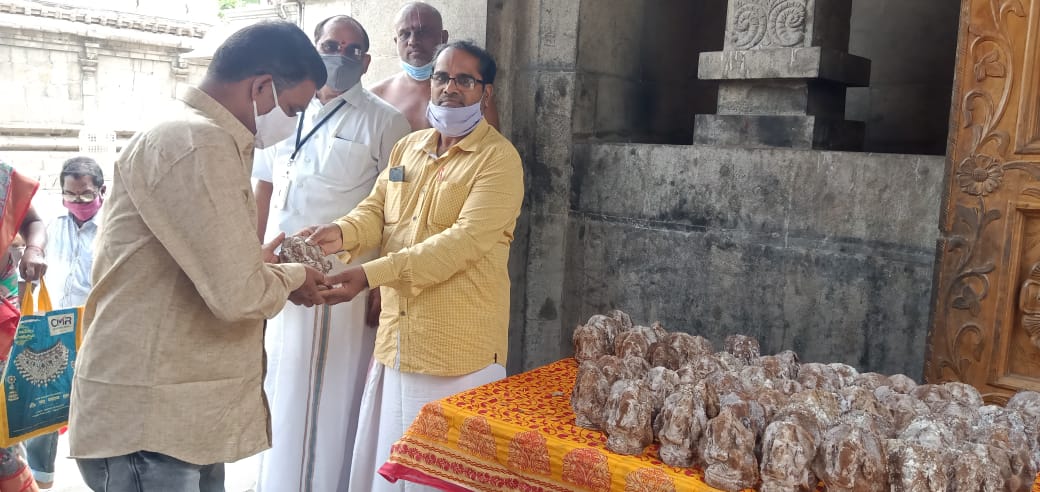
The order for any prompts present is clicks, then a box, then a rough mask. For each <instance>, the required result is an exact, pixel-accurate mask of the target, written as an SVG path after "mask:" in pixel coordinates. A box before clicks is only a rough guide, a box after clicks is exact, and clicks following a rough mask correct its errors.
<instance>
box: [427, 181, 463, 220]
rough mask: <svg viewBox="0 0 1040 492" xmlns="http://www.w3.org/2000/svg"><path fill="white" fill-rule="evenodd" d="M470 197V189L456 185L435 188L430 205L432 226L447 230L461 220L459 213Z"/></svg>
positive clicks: (444, 184) (443, 184)
mask: <svg viewBox="0 0 1040 492" xmlns="http://www.w3.org/2000/svg"><path fill="white" fill-rule="evenodd" d="M468 196H469V188H468V187H467V186H463V185H460V184H456V183H440V184H438V185H437V186H436V187H435V188H434V194H433V199H432V200H431V203H430V225H432V226H435V228H437V229H447V228H449V227H451V226H452V224H454V223H455V221H456V220H458V219H459V212H461V211H462V206H463V205H464V204H465V203H466V197H468Z"/></svg>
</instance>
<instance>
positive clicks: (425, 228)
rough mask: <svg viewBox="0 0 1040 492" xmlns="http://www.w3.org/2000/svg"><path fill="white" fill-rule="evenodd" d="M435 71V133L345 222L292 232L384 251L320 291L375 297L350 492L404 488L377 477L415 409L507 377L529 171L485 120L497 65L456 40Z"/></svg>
mask: <svg viewBox="0 0 1040 492" xmlns="http://www.w3.org/2000/svg"><path fill="white" fill-rule="evenodd" d="M434 59H435V60H436V61H435V65H434V73H433V75H432V78H431V84H430V89H431V97H430V105H429V107H428V109H427V117H428V118H429V120H430V124H431V125H432V126H433V128H432V129H428V130H422V131H418V132H415V133H412V134H411V135H408V136H407V137H405V138H404V139H402V140H401V141H400V142H398V144H397V145H396V146H395V147H394V150H393V152H392V153H391V154H390V163H389V167H388V168H387V169H386V170H385V171H383V173H382V174H381V175H380V176H379V178H378V179H377V180H376V187H375V189H374V190H373V191H372V194H371V195H369V197H368V198H366V199H365V200H364V201H363V202H361V203H360V204H359V205H358V206H357V207H356V208H355V209H354V210H353V211H352V212H350V214H348V215H347V216H345V217H343V218H341V219H339V220H337V221H335V222H334V223H332V224H326V225H323V226H317V227H311V228H308V229H306V230H304V231H302V232H301V233H300V234H301V235H309V236H310V241H312V242H314V243H316V244H319V245H320V246H321V247H322V248H323V249H324V250H325V251H326V252H327V253H333V252H337V251H341V250H345V251H346V253H347V254H348V255H349V256H351V257H355V256H357V255H360V254H363V253H364V252H365V251H367V250H371V249H375V248H378V247H380V245H382V250H381V256H380V258H378V259H375V260H372V261H369V262H366V263H364V264H362V265H360V266H356V267H352V268H349V269H347V270H345V271H344V272H343V273H341V274H339V275H335V276H329V277H327V279H326V283H328V284H330V285H334V284H342V285H339V286H338V287H336V288H333V289H330V290H328V291H325V292H324V293H323V297H324V298H325V301H326V302H327V303H330V304H334V303H337V302H344V301H348V300H350V299H352V298H354V296H356V295H358V294H359V293H360V292H362V291H363V290H364V289H366V288H369V287H372V288H375V287H379V288H381V289H382V297H383V300H382V314H381V315H380V319H379V331H378V333H377V335H376V345H375V363H374V364H373V366H372V369H371V370H370V371H369V375H368V379H367V381H366V383H365V392H364V396H363V398H362V401H361V415H360V419H359V422H358V434H357V440H356V442H355V447H354V449H355V452H354V461H353V464H352V465H351V477H350V478H351V479H350V489H351V490H366V491H369V490H371V491H394V490H404V484H403V483H398V484H396V485H393V484H390V483H388V482H387V481H385V480H383V479H382V478H381V477H379V476H378V474H377V472H376V470H378V468H379V467H380V466H381V465H382V464H383V463H384V462H385V461H386V460H387V458H388V457H389V455H390V446H391V445H392V444H393V443H394V442H395V441H396V440H398V439H399V438H400V437H401V436H402V435H403V434H404V431H405V429H406V428H407V427H408V426H409V425H410V424H411V423H412V420H414V419H415V416H416V415H417V414H418V413H419V410H420V409H421V408H422V406H423V405H424V404H426V403H428V402H430V401H434V400H438V399H440V398H444V397H446V396H450V395H452V394H455V393H458V392H460V391H463V390H466V389H470V388H474V387H476V386H480V385H483V384H486V383H490V382H492V381H495V380H498V379H502V378H503V377H505V374H506V370H505V361H506V352H507V351H508V338H509V336H508V331H509V273H508V271H507V267H506V263H507V261H508V259H509V244H510V243H511V242H512V240H513V228H514V226H515V225H516V218H517V216H518V215H519V213H520V204H521V202H522V201H523V189H524V184H523V169H522V167H521V164H520V156H519V154H517V152H516V149H515V148H513V145H512V144H510V143H509V141H508V140H506V138H505V137H503V136H502V135H501V134H500V133H498V131H497V130H495V129H494V128H492V127H491V125H489V124H488V123H487V121H485V120H484V118H483V115H482V113H481V103H482V101H484V100H486V98H490V97H491V94H492V90H493V86H492V84H493V83H494V79H495V71H496V67H495V62H494V60H493V59H492V58H491V56H490V55H489V54H488V53H487V52H486V51H484V50H483V49H481V48H480V47H478V46H476V45H474V44H472V43H469V42H463V41H456V42H452V43H449V44H447V45H445V46H444V47H442V48H441V50H440V51H439V52H438V53H437V56H435V57H434ZM408 490H415V488H414V484H413V485H410V486H409V488H408ZM431 490H432V489H431Z"/></svg>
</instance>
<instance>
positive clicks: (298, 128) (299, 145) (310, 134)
mask: <svg viewBox="0 0 1040 492" xmlns="http://www.w3.org/2000/svg"><path fill="white" fill-rule="evenodd" d="M345 104H347V101H345V100H342V101H340V102H339V104H337V105H336V107H335V108H333V109H332V111H329V114H327V115H325V117H324V118H322V119H321V121H319V122H318V124H317V125H314V128H311V131H309V132H307V136H305V137H303V140H301V139H300V137H301V136H302V135H303V117H304V116H305V115H306V114H307V110H306V109H304V110H303V112H301V113H300V123H299V124H298V125H296V148H295V149H294V150H293V153H292V155H291V156H289V161H290V162H291V161H295V160H296V154H298V153H299V152H300V149H301V148H303V145H304V144H306V143H307V141H308V140H310V139H311V137H313V136H314V133H315V132H317V131H318V129H320V128H321V127H322V125H324V124H325V123H328V121H329V119H331V118H332V115H334V114H336V113H337V112H338V111H339V110H340V108H342V107H343V105H345Z"/></svg>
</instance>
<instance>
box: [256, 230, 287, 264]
mask: <svg viewBox="0 0 1040 492" xmlns="http://www.w3.org/2000/svg"><path fill="white" fill-rule="evenodd" d="M284 240H285V233H284V232H283V233H281V234H279V235H278V237H276V238H274V239H272V240H271V242H269V243H267V244H265V245H263V246H261V247H260V253H261V255H262V256H263V257H264V263H278V255H276V254H274V250H276V249H278V246H281V245H282V241H284Z"/></svg>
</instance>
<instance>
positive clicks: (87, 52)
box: [79, 41, 101, 75]
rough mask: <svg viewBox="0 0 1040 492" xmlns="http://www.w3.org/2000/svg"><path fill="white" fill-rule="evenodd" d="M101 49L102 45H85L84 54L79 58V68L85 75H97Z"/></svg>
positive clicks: (89, 43)
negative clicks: (99, 50)
mask: <svg viewBox="0 0 1040 492" xmlns="http://www.w3.org/2000/svg"><path fill="white" fill-rule="evenodd" d="M100 47H101V45H100V44H98V43H91V42H89V41H88V42H84V43H83V53H81V54H80V56H79V67H80V70H83V74H84V75H86V74H88V73H90V74H95V73H97V65H98V48H100Z"/></svg>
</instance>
